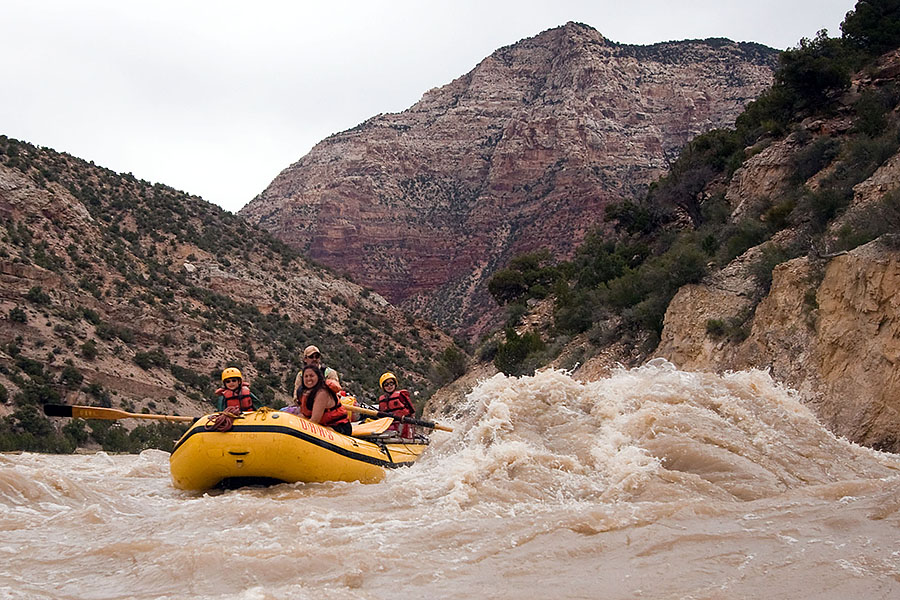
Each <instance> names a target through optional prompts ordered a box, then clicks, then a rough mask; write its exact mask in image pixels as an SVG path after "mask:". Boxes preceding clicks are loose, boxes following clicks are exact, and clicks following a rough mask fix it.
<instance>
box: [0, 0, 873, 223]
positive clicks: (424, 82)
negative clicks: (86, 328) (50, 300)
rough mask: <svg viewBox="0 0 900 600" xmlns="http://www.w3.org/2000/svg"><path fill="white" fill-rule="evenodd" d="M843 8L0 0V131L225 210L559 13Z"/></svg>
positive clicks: (640, 34)
mask: <svg viewBox="0 0 900 600" xmlns="http://www.w3.org/2000/svg"><path fill="white" fill-rule="evenodd" d="M854 5H855V0H741V1H731V0H692V1H687V0H684V1H682V0H630V1H629V2H623V1H622V0H590V1H581V0H543V1H533V0H499V1H493V2H492V1H490V0H453V1H443V0H433V1H424V0H423V1H413V0H396V1H387V0H330V1H328V2H308V1H293V2H287V1H276V0H252V1H247V0H241V1H239V2H233V1H230V0H219V1H200V0H171V1H170V0H156V1H153V2H150V1H137V0H78V1H72V0H0V40H2V50H0V89H2V92H0V134H3V135H8V136H10V137H14V138H17V139H21V140H24V141H28V142H31V143H33V144H37V145H41V146H48V147H51V148H54V149H56V150H59V151H63V152H68V153H70V154H73V155H75V156H78V157H80V158H84V159H86V160H93V161H94V162H95V163H96V164H98V165H102V166H104V167H108V168H110V169H113V170H114V171H119V172H131V173H133V174H134V175H135V176H136V177H138V178H141V179H146V180H148V181H151V182H160V183H164V184H166V185H170V186H172V187H174V188H177V189H180V190H183V191H186V192H189V193H191V194H196V195H199V196H202V197H203V198H204V199H206V200H208V201H210V202H214V203H216V204H218V205H220V206H222V207H224V208H226V209H228V210H231V211H237V210H239V209H240V208H241V207H242V206H243V205H244V204H246V203H247V202H249V201H250V200H251V199H252V198H253V197H254V196H255V195H256V194H258V193H259V192H261V191H262V190H263V189H264V188H265V187H266V186H267V185H268V184H269V183H270V182H271V181H272V179H274V177H275V176H276V175H277V174H278V173H279V172H280V171H281V170H282V169H284V168H285V167H287V166H289V165H290V164H291V163H293V162H295V161H297V160H298V159H299V158H300V157H302V156H303V155H304V154H306V153H307V152H308V151H309V150H310V149H311V148H312V147H313V146H314V145H315V144H316V143H317V142H318V141H320V140H322V139H323V138H325V137H327V136H329V135H331V134H332V133H336V132H338V131H343V130H345V129H349V128H351V127H353V126H354V125H357V124H358V123H360V122H362V121H364V120H365V119H367V118H369V117H371V116H373V115H376V114H378V113H385V112H399V111H402V110H403V109H405V108H407V107H409V106H410V105H412V104H413V103H415V102H416V101H417V100H419V98H421V96H422V94H423V93H424V92H426V91H427V90H429V89H431V88H434V87H438V86H441V85H444V84H446V83H449V82H450V81H452V80H453V79H455V78H456V77H459V76H460V75H463V74H465V73H467V72H468V71H469V70H471V69H472V68H473V67H474V66H475V65H476V64H477V63H478V62H479V61H480V60H482V59H483V58H485V57H486V56H488V55H489V54H491V52H493V51H494V50H496V49H497V48H500V47H501V46H506V45H509V44H512V43H515V42H517V41H518V40H520V39H523V38H526V37H531V36H533V35H536V34H538V33H540V32H541V31H544V30H546V29H550V28H553V27H557V26H560V25H563V24H564V23H566V22H567V21H578V22H581V23H585V24H587V25H590V26H592V27H594V28H595V29H597V30H598V31H599V32H600V33H602V34H603V35H604V36H605V37H607V38H608V39H610V40H613V41H616V42H621V43H627V44H652V43H655V42H661V41H668V40H682V39H694V38H707V37H727V38H730V39H732V40H736V41H752V42H759V43H762V44H766V45H768V46H772V47H774V48H778V49H784V48H788V47H792V46H796V45H797V43H798V41H799V40H800V38H801V37H813V36H814V35H815V34H816V32H817V31H818V30H820V29H823V28H826V29H828V31H829V33H830V35H831V36H839V35H840V28H839V25H840V22H841V21H842V20H843V17H844V15H845V14H846V12H847V11H848V10H851V9H852V8H853V6H854Z"/></svg>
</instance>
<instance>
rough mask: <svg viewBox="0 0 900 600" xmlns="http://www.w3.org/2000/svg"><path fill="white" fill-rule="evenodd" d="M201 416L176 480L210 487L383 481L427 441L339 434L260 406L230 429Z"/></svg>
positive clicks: (177, 463)
mask: <svg viewBox="0 0 900 600" xmlns="http://www.w3.org/2000/svg"><path fill="white" fill-rule="evenodd" d="M214 416H215V415H208V416H205V417H201V418H200V419H199V420H197V422H196V423H194V424H193V425H192V426H191V428H190V429H188V430H187V432H186V433H185V434H184V436H182V438H181V439H180V440H178V442H177V443H176V445H175V449H174V450H173V451H172V455H171V457H170V458H169V465H170V468H171V471H172V482H173V484H174V485H175V487H176V488H179V489H182V490H206V489H211V488H214V487H217V486H220V485H223V486H229V487H230V486H234V485H240V484H242V483H245V482H246V483H250V482H257V481H263V482H287V483H293V482H298V481H302V482H314V481H361V482H364V483H374V482H378V481H381V479H382V478H383V477H384V473H385V469H391V468H395V467H402V466H407V465H411V464H412V463H413V462H415V460H416V459H417V458H419V456H420V455H421V454H422V452H424V451H425V448H427V447H428V443H427V441H425V440H421V441H415V442H412V441H409V442H407V441H400V440H397V439H395V440H393V441H392V440H390V438H383V439H379V437H378V436H372V437H369V438H361V437H360V438H357V437H350V436H345V435H341V434H339V433H337V432H336V431H334V430H333V429H330V428H327V427H322V426H321V425H317V424H316V423H313V422H311V421H308V420H306V419H304V418H303V417H299V416H295V415H292V414H290V413H287V412H281V411H273V410H270V409H261V410H258V411H255V412H248V413H244V414H243V415H242V416H241V417H240V418H238V419H235V421H234V424H233V427H232V428H231V430H230V431H226V432H220V431H209V430H207V429H206V423H207V422H209V421H210V420H211V419H212V418H214Z"/></svg>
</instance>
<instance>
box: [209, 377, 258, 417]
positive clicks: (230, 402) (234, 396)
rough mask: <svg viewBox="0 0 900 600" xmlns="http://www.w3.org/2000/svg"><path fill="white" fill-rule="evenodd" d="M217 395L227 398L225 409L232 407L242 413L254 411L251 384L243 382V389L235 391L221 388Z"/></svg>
mask: <svg viewBox="0 0 900 600" xmlns="http://www.w3.org/2000/svg"><path fill="white" fill-rule="evenodd" d="M216 395H218V396H224V397H225V408H230V407H232V406H234V407H237V408H240V409H241V411H245V410H253V399H252V398H251V397H250V384H248V383H243V382H241V387H239V388H238V389H237V390H235V391H231V390H229V389H228V388H219V389H217V390H216Z"/></svg>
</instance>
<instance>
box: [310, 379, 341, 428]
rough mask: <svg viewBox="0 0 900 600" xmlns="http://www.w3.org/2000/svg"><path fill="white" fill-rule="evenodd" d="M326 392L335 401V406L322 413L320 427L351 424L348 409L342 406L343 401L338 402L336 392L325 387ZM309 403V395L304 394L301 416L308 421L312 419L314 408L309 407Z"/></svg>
mask: <svg viewBox="0 0 900 600" xmlns="http://www.w3.org/2000/svg"><path fill="white" fill-rule="evenodd" d="M325 390H327V391H328V395H329V396H331V399H332V400H334V404H333V405H332V406H331V408H326V409H325V412H324V413H322V422H321V423H319V425H322V426H323V427H334V426H335V425H337V424H339V423H347V424H349V423H350V417H349V416H348V415H347V409H346V408H344V405H343V404H341V401H340V400H338V398H337V396H336V395H335V394H334V392H332V391H331V388H329V387H325ZM309 402H310V399H309V394H308V393H304V394H303V395H302V396H301V397H300V414H301V415H303V416H304V417H305V418H307V419H309V418H310V417H312V406H310V405H309Z"/></svg>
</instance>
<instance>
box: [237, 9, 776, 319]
mask: <svg viewBox="0 0 900 600" xmlns="http://www.w3.org/2000/svg"><path fill="white" fill-rule="evenodd" d="M774 62H775V55H774V52H773V51H771V50H769V49H766V48H763V47H761V46H758V45H753V44H734V43H731V42H727V41H724V40H707V41H689V42H672V43H664V44H657V45H655V46H647V47H638V46H624V45H619V44H614V43H611V42H609V41H608V40H606V39H604V38H603V37H602V36H601V35H600V34H599V33H597V32H596V31H595V30H593V29H591V28H589V27H586V26H583V25H578V24H574V23H569V24H567V25H566V26H564V27H560V28H558V29H554V30H549V31H546V32H544V33H542V34H540V35H538V36H536V37H534V38H531V39H528V40H524V41H522V42H519V43H517V44H515V45H512V46H509V47H506V48H502V49H500V50H498V51H497V52H495V53H494V54H492V55H491V56H490V57H488V58H486V59H485V60H484V61H482V62H481V63H480V64H479V65H478V66H477V67H476V68H475V69H473V70H472V71H471V72H470V73H468V74H466V75H465V76H463V77H460V78H459V79H457V80H455V81H453V82H452V83H450V84H448V85H446V86H444V87H442V88H438V89H434V90H431V91H429V92H428V93H426V94H425V95H424V96H423V98H422V99H421V100H420V101H419V102H418V103H417V104H415V105H414V106H412V107H411V108H409V109H408V110H406V111H404V112H402V113H399V114H388V115H379V116H377V117H374V118H372V119H370V120H369V121H366V122H365V123H362V124H361V125H359V126H358V127H356V128H354V129H351V130H349V131H345V132H342V133H340V134H337V135H334V136H332V137H330V138H328V139H326V140H324V141H323V142H321V143H320V144H318V145H317V146H316V147H315V148H313V150H312V151H311V152H310V153H309V154H308V155H306V156H304V157H303V158H302V159H300V160H299V161H298V162H297V163H295V164H293V165H291V166H290V167H289V168H287V169H285V170H284V171H283V172H282V173H281V174H280V175H279V176H278V177H277V178H276V179H275V180H274V181H273V182H272V184H271V185H270V186H269V187H268V188H267V189H266V190H265V191H264V192H263V193H262V194H260V195H259V196H258V197H257V198H255V199H254V200H253V201H252V202H250V203H249V204H248V205H247V206H246V207H244V209H242V211H241V213H240V214H241V215H242V216H244V217H245V218H247V219H248V220H249V221H251V222H253V223H257V224H259V225H260V226H262V227H263V228H265V229H267V230H269V231H271V232H272V233H274V234H275V235H276V236H277V237H279V238H280V239H282V240H284V241H286V242H287V243H289V244H291V245H294V246H296V247H298V248H299V249H301V250H302V251H303V252H305V253H306V254H307V255H309V256H310V257H312V258H314V259H316V260H318V261H321V262H322V263H324V264H326V265H330V266H332V267H335V268H337V269H339V270H340V271H342V272H349V273H352V274H353V276H354V278H355V279H356V280H357V281H359V282H361V283H363V284H365V285H367V286H370V287H372V288H373V289H375V290H376V291H378V292H379V293H380V294H382V295H384V296H385V297H386V298H388V299H389V300H390V301H391V302H393V303H397V304H403V305H405V306H406V307H409V308H412V309H414V310H415V311H417V312H418V313H419V314H422V315H427V316H429V317H431V318H433V319H434V320H436V321H437V322H438V323H440V324H442V325H444V326H446V327H449V328H450V329H453V330H456V331H466V332H467V333H470V334H477V333H480V332H481V331H483V330H484V329H485V327H486V326H487V325H488V324H489V323H491V321H492V319H493V317H494V316H495V315H496V312H497V311H496V307H495V306H494V305H493V302H492V300H490V299H489V297H488V295H487V294H486V292H485V284H486V281H487V280H488V279H489V278H490V276H491V274H492V273H493V272H494V271H495V270H496V269H497V268H499V267H502V266H503V265H504V263H505V262H506V261H507V260H508V259H509V258H510V257H512V256H514V255H516V254H519V253H522V252H525V251H530V250H534V249H538V248H542V247H547V248H550V249H552V251H553V253H554V255H555V256H558V257H560V258H566V257H568V256H570V255H571V252H572V251H573V249H574V248H575V247H576V246H577V245H578V244H579V243H580V241H581V240H582V239H583V236H584V234H585V232H586V231H587V230H589V229H590V228H592V227H593V226H596V225H598V224H600V223H602V215H603V208H604V206H606V205H607V204H608V203H610V202H611V201H617V200H620V199H623V198H630V197H632V196H633V195H634V194H635V193H636V192H637V191H639V190H641V189H643V188H644V187H645V186H646V185H648V184H649V183H650V182H651V181H653V180H654V179H655V178H656V177H657V176H659V175H660V174H661V173H662V172H664V170H665V168H666V165H667V162H668V161H670V160H672V159H673V158H674V157H675V156H676V155H677V152H678V150H679V149H680V148H681V147H682V146H683V145H684V144H685V143H686V142H687V141H688V140H689V139H691V138H692V137H693V136H695V135H696V134H698V133H701V132H703V131H707V130H709V129H712V128H715V127H720V126H725V125H728V124H730V123H731V122H732V121H733V119H734V118H735V117H736V115H737V114H738V113H739V112H740V111H741V110H742V108H743V107H744V106H745V105H746V104H747V103H748V102H749V101H750V100H752V99H753V98H754V97H755V96H757V95H758V94H759V93H760V92H761V91H762V90H763V89H765V88H766V87H767V86H768V85H769V83H770V82H771V78H772V72H773V66H774Z"/></svg>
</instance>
